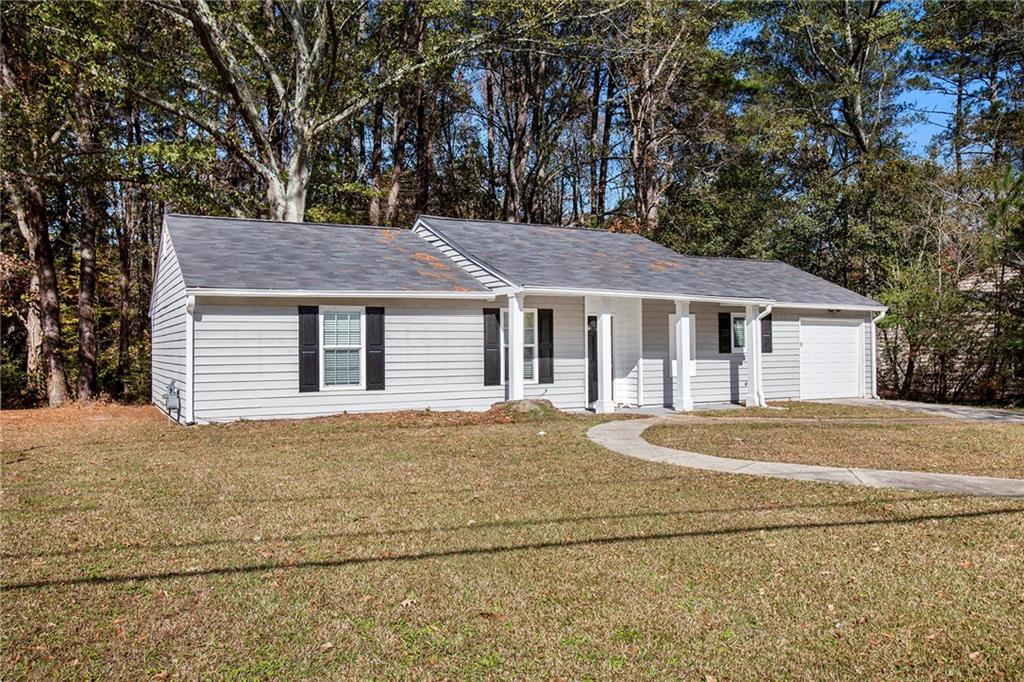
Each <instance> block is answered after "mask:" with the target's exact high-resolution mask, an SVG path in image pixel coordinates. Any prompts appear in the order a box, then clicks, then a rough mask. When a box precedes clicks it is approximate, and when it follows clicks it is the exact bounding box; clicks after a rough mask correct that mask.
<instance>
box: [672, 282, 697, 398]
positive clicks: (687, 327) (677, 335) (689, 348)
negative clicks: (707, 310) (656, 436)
mask: <svg viewBox="0 0 1024 682" xmlns="http://www.w3.org/2000/svg"><path fill="white" fill-rule="evenodd" d="M669 318H670V319H671V318H675V320H674V324H673V328H672V329H671V331H670V333H669V344H670V345H671V346H672V348H674V349H675V356H676V365H675V366H676V372H675V375H674V381H673V382H672V383H673V386H672V389H673V390H672V396H673V401H672V402H673V407H674V408H675V409H676V410H682V411H684V412H692V411H693V380H692V379H691V377H692V376H693V375H694V374H696V366H697V363H696V361H695V360H691V358H692V357H693V355H694V347H693V344H694V343H695V328H694V327H695V324H694V322H695V320H694V315H693V314H691V313H690V302H689V301H679V300H677V301H676V312H675V314H674V315H670V316H669ZM684 358H685V359H684ZM669 359H670V362H671V353H670V354H669ZM684 362H685V363H686V370H685V371H684V370H683V363H684ZM669 371H671V368H670V370H669ZM676 395H678V396H679V404H678V405H677V404H675V396H676Z"/></svg>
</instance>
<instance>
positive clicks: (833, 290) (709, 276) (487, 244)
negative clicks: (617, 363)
mask: <svg viewBox="0 0 1024 682" xmlns="http://www.w3.org/2000/svg"><path fill="white" fill-rule="evenodd" d="M420 220H422V221H423V223H425V224H426V225H427V226H428V227H430V228H431V229H432V230H433V231H434V232H436V233H438V235H439V236H441V237H442V238H443V239H445V240H446V241H448V242H449V243H450V244H451V245H452V246H453V247H455V248H456V249H457V250H459V251H462V252H463V253H464V254H466V255H467V256H469V257H471V258H473V259H475V260H477V261H479V262H481V263H482V264H484V265H486V266H489V267H490V268H491V269H492V270H494V271H495V272H496V273H497V274H499V275H501V276H503V277H504V278H505V279H507V280H509V281H511V282H512V283H514V284H516V285H519V286H526V287H550V288H570V289H590V290H595V289H596V290H610V291H636V292H646V293H663V294H681V295H683V294H688V295H691V296H707V297H725V298H765V299H771V300H774V301H778V302H785V303H798V304H811V305H813V304H825V305H828V304H833V305H859V306H878V307H881V305H880V304H879V303H877V302H875V301H873V300H871V299H870V298H867V297H865V296H861V295H860V294H858V293H856V292H853V291H850V290H849V289H845V288H843V287H841V286H839V285H838V284H833V283H832V282H829V281H827V280H824V279H822V278H820V277H816V276H815V275H812V274H810V273H809V272H804V271H803V270H800V269H799V268H795V267H793V266H791V265H787V264H786V263H783V262H781V261H758V260H744V259H739V258H704V257H696V256H683V255H680V254H678V253H676V252H675V251H673V250H671V249H669V248H666V247H664V246H662V245H660V244H657V243H655V242H652V241H650V240H649V239H645V238H644V237H641V236H639V235H635V234H624V233H613V232H605V231H603V230H584V229H572V228H565V227H557V226H551V225H531V224H523V223H502V222H495V221H485V220H459V219H454V218H438V217H433V216H420Z"/></svg>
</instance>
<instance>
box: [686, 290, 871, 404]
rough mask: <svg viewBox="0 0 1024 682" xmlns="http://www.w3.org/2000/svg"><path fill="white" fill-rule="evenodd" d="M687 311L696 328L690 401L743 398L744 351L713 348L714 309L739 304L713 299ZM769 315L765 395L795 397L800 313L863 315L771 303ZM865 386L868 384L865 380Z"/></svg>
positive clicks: (763, 372)
mask: <svg viewBox="0 0 1024 682" xmlns="http://www.w3.org/2000/svg"><path fill="white" fill-rule="evenodd" d="M690 311H691V312H693V313H695V314H696V330H697V332H696V333H697V374H696V375H695V376H694V377H693V400H694V402H695V403H722V402H738V401H740V400H745V399H746V395H747V366H746V355H745V354H744V353H743V352H741V351H735V352H733V353H728V354H727V353H719V352H718V313H719V312H729V313H735V314H736V315H742V314H743V311H742V310H741V309H740V308H738V307H725V306H718V305H716V304H713V303H692V304H691V305H690ZM771 315H772V352H771V353H762V354H761V367H762V369H761V375H762V378H763V382H764V385H763V388H764V395H765V398H766V399H767V400H798V399H799V398H800V372H801V367H800V317H834V318H840V319H853V320H863V319H866V318H865V314H864V313H850V312H835V313H830V312H828V311H827V310H794V309H786V308H775V309H773V310H772V313H771ZM730 322H731V320H730ZM762 323H763V320H762ZM866 326H867V325H866ZM865 342H866V343H869V342H870V332H867V334H866V336H865ZM865 355H867V354H865ZM870 372H871V364H870V358H865V363H864V373H865V379H866V381H868V382H870V377H871V374H870ZM865 385H866V386H870V383H867V384H865Z"/></svg>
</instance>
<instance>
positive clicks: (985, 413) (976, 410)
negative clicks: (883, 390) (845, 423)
mask: <svg viewBox="0 0 1024 682" xmlns="http://www.w3.org/2000/svg"><path fill="white" fill-rule="evenodd" d="M821 402H824V403H836V404H837V405H862V406H864V407H888V408H891V409H894V410H906V411H908V412H923V413H925V414H931V415H935V416H936V417H951V418H953V419H970V420H972V421H982V422H1002V423H1006V424H1024V411H1020V410H1000V409H998V408H994V407H970V406H968V405H939V404H936V403H918V402H914V401H911V400H870V399H867V398H848V399H844V400H822V401H821Z"/></svg>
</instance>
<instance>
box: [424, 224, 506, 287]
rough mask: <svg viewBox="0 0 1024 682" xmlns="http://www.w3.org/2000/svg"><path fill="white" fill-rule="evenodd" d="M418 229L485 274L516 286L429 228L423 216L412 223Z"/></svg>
mask: <svg viewBox="0 0 1024 682" xmlns="http://www.w3.org/2000/svg"><path fill="white" fill-rule="evenodd" d="M418 230H423V231H424V232H429V233H430V234H431V235H432V236H434V237H435V238H436V239H437V240H438V241H440V242H443V243H444V244H446V245H447V246H448V248H450V249H452V250H454V251H458V252H459V254H460V255H461V256H462V257H463V258H465V259H466V260H468V261H469V262H470V263H472V264H473V265H475V266H477V267H478V268H480V269H481V270H483V271H484V272H486V273H487V274H489V275H491V276H492V277H494V278H495V279H499V280H501V281H502V282H505V283H506V284H508V285H509V286H511V287H514V286H516V285H515V284H514V283H513V282H512V280H510V279H509V278H508V277H506V276H505V275H502V274H501V273H499V272H495V270H494V268H491V267H489V266H488V265H486V264H485V263H484V262H482V261H481V260H480V259H478V258H476V257H475V256H473V255H472V254H470V253H467V252H466V251H465V250H463V249H462V248H461V247H460V246H458V245H456V244H453V243H452V242H451V240H449V239H445V238H444V237H443V236H442V235H440V234H439V233H438V232H437V231H436V230H433V229H431V227H430V225H428V224H427V223H425V222H424V221H423V218H420V217H417V218H416V222H414V223H413V224H412V232H417V231H418Z"/></svg>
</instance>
